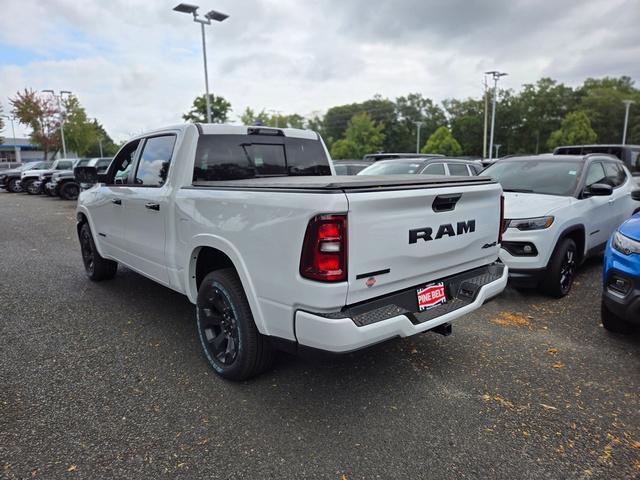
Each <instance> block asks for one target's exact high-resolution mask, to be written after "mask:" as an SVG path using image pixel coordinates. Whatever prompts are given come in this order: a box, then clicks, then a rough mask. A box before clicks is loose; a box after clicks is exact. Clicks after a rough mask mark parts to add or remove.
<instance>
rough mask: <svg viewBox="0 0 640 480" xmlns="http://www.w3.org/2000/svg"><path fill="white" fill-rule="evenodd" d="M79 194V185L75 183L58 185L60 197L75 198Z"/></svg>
mask: <svg viewBox="0 0 640 480" xmlns="http://www.w3.org/2000/svg"><path fill="white" fill-rule="evenodd" d="M78 195H80V187H79V186H78V184H77V183H73V182H68V183H65V184H64V185H62V187H60V198H63V199H65V200H77V198H78Z"/></svg>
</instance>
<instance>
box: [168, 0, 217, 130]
mask: <svg viewBox="0 0 640 480" xmlns="http://www.w3.org/2000/svg"><path fill="white" fill-rule="evenodd" d="M198 8H200V7H199V6H198V5H189V4H188V3H181V4H179V5H178V6H176V7H173V10H175V11H176V12H180V13H188V14H191V15H193V21H194V22H196V23H199V24H200V30H201V31H202V58H203V59H204V88H205V94H206V101H207V123H211V105H210V101H209V73H208V72H207V45H206V42H205V37H204V26H205V25H211V21H212V20H214V21H216V22H222V21H224V20H226V19H227V18H229V15H225V14H224V13H220V12H216V11H215V10H211V11H209V12H208V13H206V14H205V15H204V19H203V18H200V16H199V15H198Z"/></svg>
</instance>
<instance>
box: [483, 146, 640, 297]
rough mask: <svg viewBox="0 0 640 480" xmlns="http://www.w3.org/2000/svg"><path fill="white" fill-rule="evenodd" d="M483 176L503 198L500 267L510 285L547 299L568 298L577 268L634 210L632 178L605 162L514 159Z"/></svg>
mask: <svg viewBox="0 0 640 480" xmlns="http://www.w3.org/2000/svg"><path fill="white" fill-rule="evenodd" d="M482 175H483V176H484V175H488V176H491V177H492V178H493V179H494V180H497V181H498V182H500V183H501V184H502V188H503V190H504V208H505V226H504V228H505V231H504V237H503V242H502V249H501V250H500V260H502V262H504V263H505V264H506V265H508V266H509V272H510V278H511V280H512V282H513V283H514V284H515V285H516V286H522V287H527V286H528V287H540V288H541V289H542V290H544V291H546V292H547V293H548V294H550V295H552V296H554V297H562V296H564V295H566V294H567V293H569V291H570V290H571V286H572V284H573V279H574V275H575V272H576V269H577V267H578V266H579V265H580V263H581V262H582V261H583V260H585V259H586V258H587V257H588V256H590V255H592V254H596V253H598V254H599V253H601V252H602V251H603V249H604V246H605V245H606V242H607V239H608V238H609V236H610V235H611V234H612V233H613V231H614V230H615V229H616V227H617V226H618V225H620V223H622V222H623V221H624V220H626V219H627V218H629V217H630V216H631V215H633V213H634V212H635V211H637V210H638V209H639V208H640V203H638V202H637V201H635V200H633V199H632V198H631V192H632V191H633V190H635V189H637V188H638V187H637V186H635V184H634V182H633V180H632V178H631V173H630V172H629V170H628V169H627V168H626V167H625V166H624V164H623V163H622V162H621V161H620V160H618V159H617V158H614V157H612V156H610V155H599V154H590V155H567V156H565V157H563V158H562V159H559V158H558V156H555V155H549V154H547V155H539V156H533V157H514V158H508V159H504V160H500V161H499V162H497V163H496V164H494V165H493V166H491V167H489V168H487V169H486V170H485V171H484V172H483V173H482Z"/></svg>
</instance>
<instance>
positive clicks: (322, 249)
mask: <svg viewBox="0 0 640 480" xmlns="http://www.w3.org/2000/svg"><path fill="white" fill-rule="evenodd" d="M300 275H302V276H303V277H304V278H308V279H310V280H317V281H319V282H344V281H346V280H347V216H346V215H317V216H315V217H313V218H312V219H311V220H310V221H309V225H307V232H306V233H305V235H304V244H303V245H302V255H301V257H300Z"/></svg>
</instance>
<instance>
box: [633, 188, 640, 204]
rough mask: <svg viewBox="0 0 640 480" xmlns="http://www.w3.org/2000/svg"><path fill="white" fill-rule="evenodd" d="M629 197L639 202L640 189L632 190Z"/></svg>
mask: <svg viewBox="0 0 640 480" xmlns="http://www.w3.org/2000/svg"><path fill="white" fill-rule="evenodd" d="M631 198H632V199H633V200H635V201H636V202H640V190H634V191H633V192H631Z"/></svg>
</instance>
